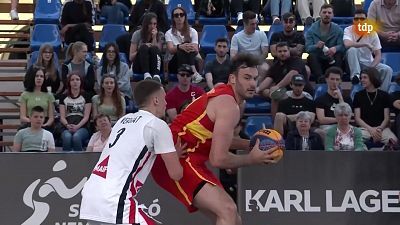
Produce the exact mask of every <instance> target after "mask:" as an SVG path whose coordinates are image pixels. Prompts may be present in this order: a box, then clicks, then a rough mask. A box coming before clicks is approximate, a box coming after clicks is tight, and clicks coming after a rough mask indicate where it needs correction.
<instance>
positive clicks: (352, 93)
mask: <svg viewBox="0 0 400 225" xmlns="http://www.w3.org/2000/svg"><path fill="white" fill-rule="evenodd" d="M363 89H364V88H363V86H362V85H361V84H356V85H353V86H351V91H350V98H351V101H353V100H354V96H355V95H356V93H357V92H359V91H361V90H363Z"/></svg>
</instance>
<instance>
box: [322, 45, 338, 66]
mask: <svg viewBox="0 0 400 225" xmlns="http://www.w3.org/2000/svg"><path fill="white" fill-rule="evenodd" d="M322 51H323V52H324V54H325V55H326V53H327V52H328V51H329V48H328V47H326V45H324V47H323V48H322ZM335 62H336V61H335V59H333V58H332V57H329V65H333V64H335Z"/></svg>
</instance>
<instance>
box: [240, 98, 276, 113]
mask: <svg viewBox="0 0 400 225" xmlns="http://www.w3.org/2000/svg"><path fill="white" fill-rule="evenodd" d="M269 112H271V103H270V102H268V101H267V99H265V98H264V97H261V96H254V97H253V98H251V99H247V100H246V105H245V108H244V113H247V114H249V113H250V114H253V113H262V114H265V113H269Z"/></svg>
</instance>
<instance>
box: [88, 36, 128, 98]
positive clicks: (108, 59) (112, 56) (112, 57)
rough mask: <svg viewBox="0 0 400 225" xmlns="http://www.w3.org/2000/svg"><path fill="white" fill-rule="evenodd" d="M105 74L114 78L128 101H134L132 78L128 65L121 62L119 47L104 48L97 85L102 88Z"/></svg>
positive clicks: (111, 45)
mask: <svg viewBox="0 0 400 225" xmlns="http://www.w3.org/2000/svg"><path fill="white" fill-rule="evenodd" d="M105 74H108V75H109V76H113V77H114V78H115V79H116V81H117V84H118V88H119V91H121V92H122V93H123V95H124V97H125V100H126V101H128V100H129V99H132V87H131V76H132V73H131V71H130V70H129V66H128V64H126V63H124V62H122V61H121V58H120V54H119V49H118V46H117V45H116V44H115V43H108V44H106V46H105V47H104V51H103V56H102V60H101V63H100V65H99V67H98V68H97V71H96V77H97V84H98V86H99V87H101V80H102V78H103V76H104V75H105Z"/></svg>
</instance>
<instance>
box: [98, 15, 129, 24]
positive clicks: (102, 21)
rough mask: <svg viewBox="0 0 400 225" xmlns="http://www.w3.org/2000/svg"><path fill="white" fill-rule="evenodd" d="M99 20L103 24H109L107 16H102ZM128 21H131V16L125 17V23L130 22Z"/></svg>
mask: <svg viewBox="0 0 400 225" xmlns="http://www.w3.org/2000/svg"><path fill="white" fill-rule="evenodd" d="M99 20H100V23H101V24H108V21H107V18H106V17H105V16H100V17H99ZM128 22H129V17H125V18H124V24H128Z"/></svg>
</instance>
